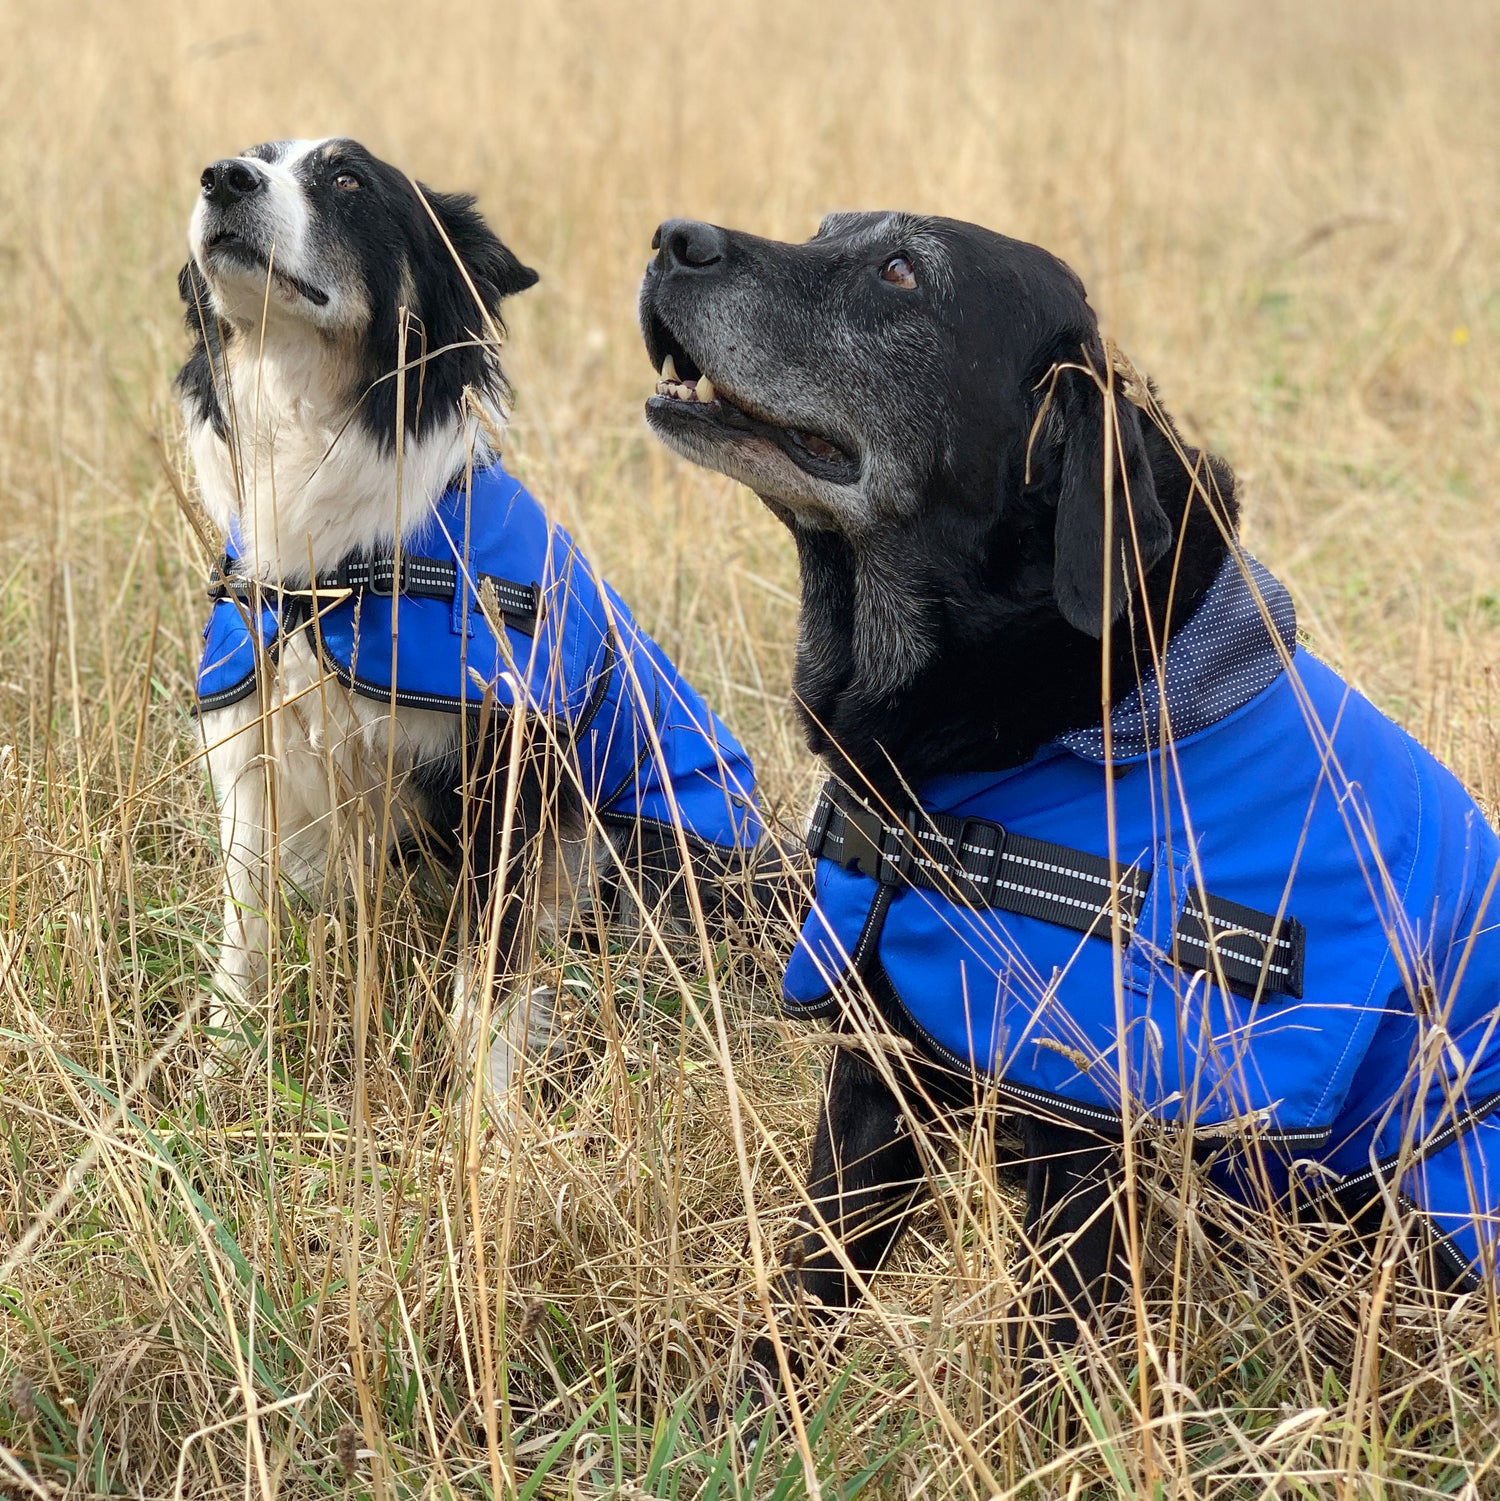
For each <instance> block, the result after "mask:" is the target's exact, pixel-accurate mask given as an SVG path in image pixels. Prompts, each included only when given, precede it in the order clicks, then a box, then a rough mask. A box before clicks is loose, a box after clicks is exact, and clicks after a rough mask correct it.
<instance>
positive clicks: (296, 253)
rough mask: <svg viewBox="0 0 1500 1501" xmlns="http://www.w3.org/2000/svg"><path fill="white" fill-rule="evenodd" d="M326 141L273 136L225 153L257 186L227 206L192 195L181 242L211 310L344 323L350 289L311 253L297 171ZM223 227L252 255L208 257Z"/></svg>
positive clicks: (307, 209) (235, 317)
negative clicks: (314, 294)
mask: <svg viewBox="0 0 1500 1501" xmlns="http://www.w3.org/2000/svg"><path fill="white" fill-rule="evenodd" d="M330 139H332V138H331V137H325V138H324V139H322V140H316V141H278V142H275V143H274V144H273V145H270V146H265V147H256V148H254V150H253V152H249V153H246V154H245V155H244V156H241V157H235V158H230V160H233V161H241V162H244V163H245V164H246V166H247V167H249V168H250V169H251V170H252V171H254V172H256V173H257V174H259V175H260V176H261V177H262V178H263V179H264V180H265V186H264V187H263V188H261V189H260V190H259V191H257V192H256V193H254V194H253V195H252V196H250V197H248V198H246V199H244V200H242V201H241V202H239V203H236V204H233V205H231V206H229V207H228V208H221V207H218V206H216V205H215V204H213V203H212V202H210V200H209V198H208V197H207V195H206V194H200V195H199V197H198V201H197V203H196V205H195V206H194V208H193V214H192V218H191V220H190V221H189V224H188V246H189V248H190V250H191V251H192V256H193V260H194V262H195V263H196V264H197V266H198V269H199V270H200V271H201V272H202V273H203V276H204V278H205V280H206V281H207V282H208V286H209V290H210V292H211V293H212V295H213V300H214V306H215V310H216V311H217V312H218V313H219V314H220V316H222V317H224V318H226V319H228V321H229V322H231V323H235V324H241V325H245V324H250V325H254V324H259V322H260V320H261V316H262V313H263V311H265V312H269V313H272V314H274V313H278V312H280V313H285V314H288V315H290V316H292V317H294V318H300V319H303V320H306V321H307V322H311V323H315V324H317V325H319V326H321V327H333V326H338V325H341V324H344V323H346V322H348V321H349V318H350V313H351V312H352V308H351V307H350V303H351V302H353V301H356V300H358V299H357V298H356V297H352V296H351V295H350V294H351V290H352V289H347V288H342V287H340V286H339V285H338V284H337V282H336V280H335V278H334V277H333V276H332V275H331V272H332V271H333V270H334V268H333V267H332V266H330V265H329V264H327V263H326V258H325V257H323V256H321V255H320V254H319V253H318V248H317V236H316V235H315V234H314V214H313V207H312V205H311V203H310V202H309V200H308V196H307V190H306V187H305V185H304V183H303V181H302V178H301V176H300V175H299V172H298V168H299V166H300V164H301V163H302V162H303V161H304V160H305V159H306V158H307V157H309V156H311V155H312V154H313V153H315V152H317V151H320V150H322V148H323V147H324V146H326V145H327V144H328V141H329V140H330ZM216 165H217V164H216ZM226 231H228V232H230V233H232V234H233V235H235V236H236V237H237V238H238V239H239V240H241V241H242V242H243V243H244V244H245V246H246V247H247V248H248V249H249V251H251V252H252V253H253V258H252V256H249V255H247V256H239V255H235V256H228V255H214V254H213V253H212V252H213V246H214V242H215V240H216V239H217V238H218V237H219V236H220V235H222V234H224V233H225V232H226ZM320 262H322V263H320ZM268 268H271V269H272V270H274V272H275V273H276V274H275V275H271V274H270V272H269V271H268ZM268 280H269V283H270V285H269V290H268V287H267V282H268ZM299 285H300V286H301V287H302V288H304V289H306V288H312V289H316V291H318V292H320V293H322V294H323V295H324V297H325V298H326V299H327V300H326V302H324V303H321V304H320V303H319V302H318V301H317V300H316V299H315V298H309V297H308V296H307V295H306V291H305V290H303V291H299V290H298V288H299Z"/></svg>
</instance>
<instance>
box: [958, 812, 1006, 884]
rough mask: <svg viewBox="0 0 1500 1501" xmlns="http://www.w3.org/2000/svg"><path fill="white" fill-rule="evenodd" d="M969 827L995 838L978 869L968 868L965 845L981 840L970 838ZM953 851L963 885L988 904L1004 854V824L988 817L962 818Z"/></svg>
mask: <svg viewBox="0 0 1500 1501" xmlns="http://www.w3.org/2000/svg"><path fill="white" fill-rule="evenodd" d="M971 829H983V830H984V831H985V833H986V834H987V835H988V834H993V835H994V839H995V847H994V849H993V850H991V851H990V853H989V855H988V856H987V857H986V860H985V864H984V866H983V868H981V869H980V870H970V869H969V862H968V859H967V851H966V848H965V847H966V846H967V845H969V844H971V843H972V844H975V845H979V844H981V842H982V841H980V840H978V839H973V840H971V839H970V837H969V831H970V830H971ZM954 853H955V854H956V855H957V856H958V868H959V870H960V871H962V872H963V877H964V883H965V885H966V886H968V887H969V889H970V890H971V891H973V892H975V893H977V896H978V900H979V902H980V904H982V905H984V906H988V905H989V904H990V901H991V899H992V897H993V895H994V892H995V883H996V878H997V877H998V876H999V874H1000V861H1001V860H1002V859H1003V858H1004V855H1005V826H1004V825H1003V824H998V823H995V822H993V821H992V820H990V819H988V818H966V819H964V821H963V823H962V825H961V826H960V827H959V831H958V848H957V849H956V850H955V851H954Z"/></svg>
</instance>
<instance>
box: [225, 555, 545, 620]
mask: <svg viewBox="0 0 1500 1501" xmlns="http://www.w3.org/2000/svg"><path fill="white" fill-rule="evenodd" d="M234 570H235V559H233V558H231V557H230V556H229V555H228V553H225V555H224V556H223V557H222V558H220V559H219V561H218V563H217V564H216V565H215V569H214V574H213V577H212V578H211V579H210V581H209V590H208V597H209V598H210V599H212V600H220V599H238V600H240V601H242V602H244V603H247V604H248V603H251V602H252V600H255V599H259V600H260V601H261V602H264V603H266V604H269V605H271V606H272V607H273V608H274V609H275V610H276V613H277V616H278V617H279V618H281V619H282V621H283V623H284V625H285V626H286V628H288V629H290V628H293V627H294V626H295V625H296V624H299V623H301V621H302V620H303V619H304V618H307V617H310V616H311V614H312V609H313V604H314V600H315V597H316V596H317V595H318V594H322V593H327V594H330V595H335V596H337V595H348V594H355V595H365V594H369V595H373V596H375V597H376V598H380V599H392V598H394V597H395V596H396V595H398V594H401V595H405V596H407V597H409V598H412V599H439V600H443V601H445V602H446V603H448V604H451V603H452V602H453V598H454V596H455V595H456V594H457V592H458V590H459V588H460V587H461V586H463V585H464V584H465V581H464V580H463V579H462V576H461V575H460V573H459V571H458V565H457V564H456V563H454V562H453V561H452V560H451V559H449V560H444V559H442V558H423V557H417V556H413V555H412V554H410V553H403V554H402V555H401V567H400V572H399V576H398V573H397V568H396V559H395V557H394V556H386V557H379V558H359V557H354V558H345V559H344V560H343V562H341V563H340V564H339V565H338V567H337V568H331V569H329V570H328V571H327V572H325V573H320V574H318V576H317V577H316V578H315V579H314V580H313V581H312V583H311V584H310V585H309V586H308V587H307V588H306V589H277V588H274V587H272V586H269V585H265V584H259V583H257V582H255V581H254V580H252V579H246V578H243V577H240V576H238V575H237V574H236V573H235V571H234ZM475 583H476V584H477V586H478V588H479V589H480V590H483V589H484V588H485V587H486V586H488V587H490V588H491V589H493V590H494V592H495V603H496V605H497V606H498V607H499V610H500V613H501V614H502V615H503V616H504V618H505V623H506V625H508V626H510V627H511V628H512V629H513V630H517V631H520V632H521V633H522V634H523V635H527V636H532V635H535V634H536V625H537V621H538V619H539V618H540V616H541V605H542V600H541V590H540V589H539V588H538V587H537V585H535V584H518V583H516V582H515V581H514V580H513V579H505V578H501V577H500V576H499V575H498V574H494V573H481V574H478V575H476V577H475ZM471 592H472V591H471ZM336 602H337V601H336V599H335V600H330V601H329V603H336Z"/></svg>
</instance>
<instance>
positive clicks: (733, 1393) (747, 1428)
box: [701, 1357, 787, 1464]
mask: <svg viewBox="0 0 1500 1501" xmlns="http://www.w3.org/2000/svg"><path fill="white" fill-rule="evenodd" d="M701 1410H702V1415H703V1431H704V1434H705V1435H706V1436H707V1437H709V1438H710V1439H715V1438H719V1439H722V1438H724V1437H728V1438H731V1439H732V1440H733V1442H734V1446H735V1448H736V1449H737V1450H738V1452H739V1455H740V1458H741V1460H742V1461H743V1462H744V1463H745V1464H751V1463H753V1462H754V1461H755V1459H756V1457H757V1455H759V1454H760V1453H761V1451H762V1450H763V1449H764V1448H765V1446H766V1445H767V1444H769V1443H770V1442H771V1440H772V1438H774V1436H775V1435H776V1434H777V1433H779V1432H781V1431H782V1430H783V1429H784V1428H785V1427H786V1425H787V1417H786V1412H785V1410H784V1408H783V1405H782V1402H781V1396H780V1383H779V1382H778V1381H777V1379H776V1376H775V1374H774V1373H773V1372H772V1371H770V1370H767V1369H766V1367H765V1366H763V1365H761V1364H760V1363H759V1362H758V1361H757V1360H755V1359H754V1358H753V1357H752V1358H751V1359H750V1360H748V1361H746V1362H745V1363H744V1364H743V1365H741V1366H739V1367H738V1368H737V1369H735V1370H734V1371H733V1372H731V1373H730V1374H729V1377H728V1379H727V1380H726V1382H725V1385H724V1390H723V1392H722V1394H721V1395H719V1396H717V1397H714V1396H710V1397H708V1398H707V1399H705V1401H704V1402H703V1405H702V1409H701Z"/></svg>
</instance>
